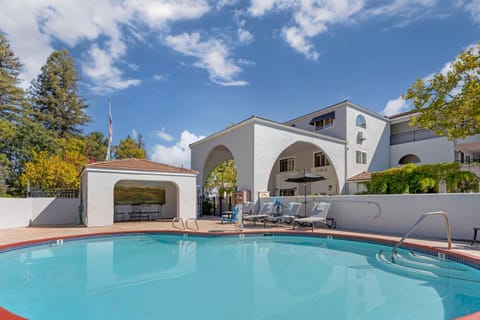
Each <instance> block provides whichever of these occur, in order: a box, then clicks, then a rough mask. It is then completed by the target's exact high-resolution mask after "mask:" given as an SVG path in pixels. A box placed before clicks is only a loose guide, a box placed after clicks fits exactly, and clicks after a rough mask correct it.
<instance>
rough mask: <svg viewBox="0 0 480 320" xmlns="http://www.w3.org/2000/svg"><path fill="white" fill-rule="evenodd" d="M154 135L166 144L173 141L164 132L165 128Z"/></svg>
mask: <svg viewBox="0 0 480 320" xmlns="http://www.w3.org/2000/svg"><path fill="white" fill-rule="evenodd" d="M155 135H156V136H157V137H158V138H160V139H162V140H165V141H167V142H170V141H173V140H174V138H173V137H172V136H171V135H170V134H169V133H167V132H165V128H162V129H161V130H159V131H157V132H155Z"/></svg>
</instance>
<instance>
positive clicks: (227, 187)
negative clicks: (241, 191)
mask: <svg viewBox="0 0 480 320" xmlns="http://www.w3.org/2000/svg"><path fill="white" fill-rule="evenodd" d="M202 179H203V181H202V185H201V188H202V198H201V201H202V209H201V213H202V215H221V214H222V213H223V212H224V211H230V210H231V208H232V194H233V192H234V191H235V190H236V183H237V170H236V165H235V159H234V157H233V154H232V152H231V151H230V150H229V149H228V148H227V147H225V146H223V145H218V146H216V147H215V148H213V149H212V150H211V151H210V153H209V155H208V157H207V159H206V161H205V164H204V169H203V177H202Z"/></svg>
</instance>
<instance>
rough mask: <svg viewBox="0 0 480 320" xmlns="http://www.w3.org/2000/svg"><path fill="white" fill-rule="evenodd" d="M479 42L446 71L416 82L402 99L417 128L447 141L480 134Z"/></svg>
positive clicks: (458, 57)
mask: <svg viewBox="0 0 480 320" xmlns="http://www.w3.org/2000/svg"><path fill="white" fill-rule="evenodd" d="M479 53H480V43H478V44H477V45H476V46H474V47H472V48H469V49H468V50H466V51H462V52H461V53H460V54H459V55H458V56H457V57H456V59H455V60H454V61H453V62H452V64H451V67H450V68H449V70H448V71H447V72H442V73H438V74H435V75H434V76H433V77H431V79H429V80H428V81H424V80H423V79H418V80H417V81H416V82H415V83H414V84H413V85H412V86H411V88H409V89H408V90H407V94H405V95H404V96H403V98H404V99H405V100H409V101H411V102H412V103H413V106H414V111H416V112H417V113H418V114H417V115H416V116H415V117H413V118H412V122H411V124H412V125H418V126H419V127H422V128H424V129H428V130H432V131H433V132H434V133H436V134H438V135H442V136H446V137H447V138H448V139H449V140H453V139H457V138H465V137H467V136H470V135H475V134H478V133H480V55H479Z"/></svg>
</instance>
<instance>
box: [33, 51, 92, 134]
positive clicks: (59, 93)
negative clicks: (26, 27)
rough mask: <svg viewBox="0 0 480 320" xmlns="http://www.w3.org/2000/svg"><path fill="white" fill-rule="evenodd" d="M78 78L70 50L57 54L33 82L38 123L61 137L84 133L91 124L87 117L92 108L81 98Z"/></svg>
mask: <svg viewBox="0 0 480 320" xmlns="http://www.w3.org/2000/svg"><path fill="white" fill-rule="evenodd" d="M78 80H79V78H78V74H77V70H76V69H75V65H74V62H73V59H72V57H71V56H70V54H69V53H68V51H67V50H66V49H62V50H60V51H54V52H53V53H52V54H51V55H50V56H49V57H48V59H47V63H46V64H45V65H44V66H43V67H42V70H41V73H40V75H39V76H38V78H37V79H36V80H35V81H33V83H32V86H31V89H30V93H31V96H32V103H33V109H34V111H35V119H36V120H37V121H39V122H40V123H41V124H42V125H43V126H44V127H45V128H46V129H47V130H49V131H52V132H54V133H55V134H56V135H57V136H58V137H63V138H66V137H68V136H70V135H77V134H80V133H81V132H82V126H84V125H85V124H86V123H87V122H89V121H90V118H89V117H88V115H87V114H86V113H85V109H86V108H87V107H88V104H87V103H85V101H84V99H82V98H81V97H80V96H79V95H78V87H77V85H78Z"/></svg>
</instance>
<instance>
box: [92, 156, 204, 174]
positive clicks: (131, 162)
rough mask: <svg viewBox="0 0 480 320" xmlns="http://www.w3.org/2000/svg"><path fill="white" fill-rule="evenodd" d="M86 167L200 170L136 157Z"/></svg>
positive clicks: (191, 172) (153, 170)
mask: <svg viewBox="0 0 480 320" xmlns="http://www.w3.org/2000/svg"><path fill="white" fill-rule="evenodd" d="M85 168H101V169H123V170H138V171H152V172H169V173H187V174H198V172H197V171H195V170H190V169H185V168H179V167H174V166H170V165H167V164H163V163H158V162H154V161H149V160H145V159H135V158H132V159H122V160H108V161H101V162H94V163H90V164H87V165H85Z"/></svg>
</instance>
